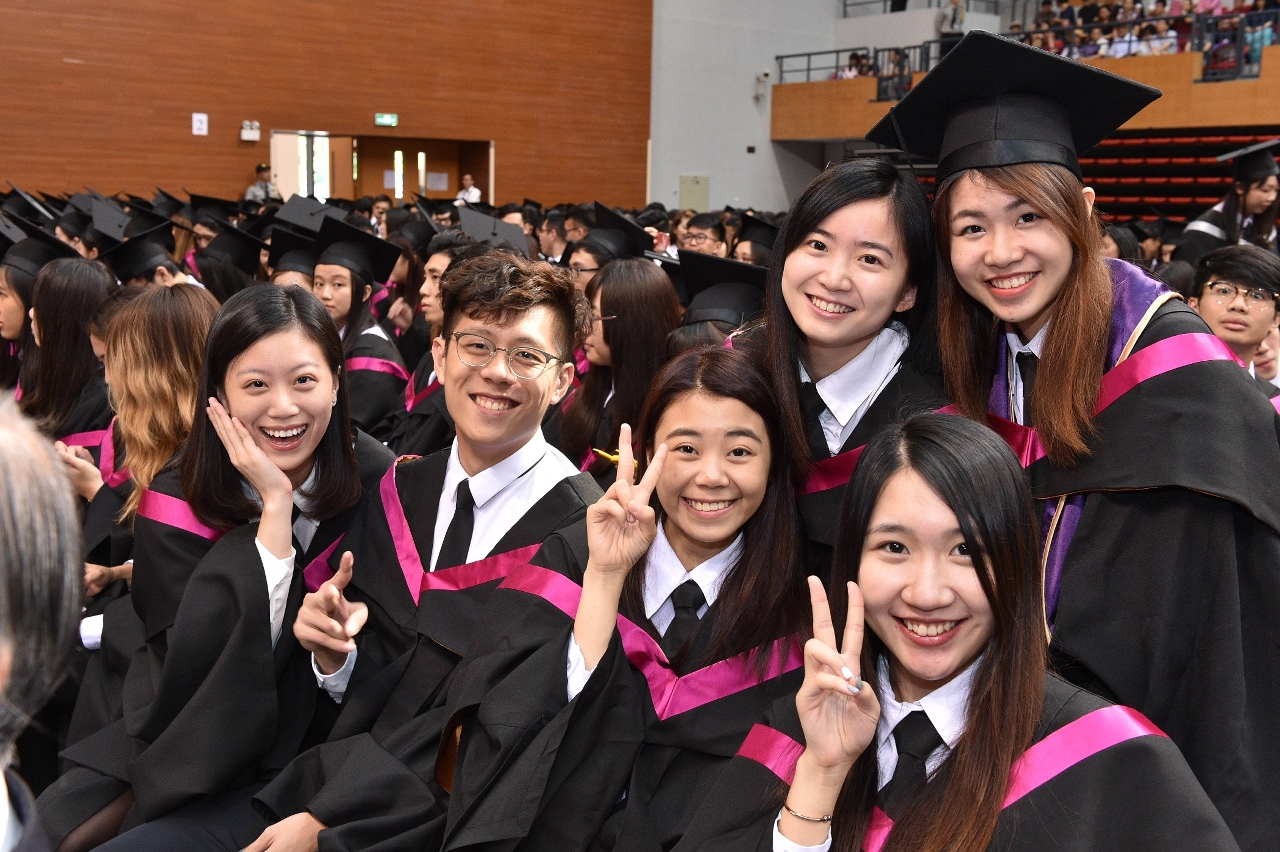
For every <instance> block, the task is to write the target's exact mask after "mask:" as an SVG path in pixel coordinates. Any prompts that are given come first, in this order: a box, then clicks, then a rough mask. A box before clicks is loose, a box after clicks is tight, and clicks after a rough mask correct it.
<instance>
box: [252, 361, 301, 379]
mask: <svg viewBox="0 0 1280 852" xmlns="http://www.w3.org/2000/svg"><path fill="white" fill-rule="evenodd" d="M319 369H320V365H319V364H317V363H316V362H315V361H305V362H303V363H301V364H298V365H297V366H296V367H294V368H293V369H292V370H289V371H288V372H290V373H297V372H300V371H302V370H319ZM266 372H267V371H266V370H255V369H253V368H252V367H249V368H246V369H244V370H236V375H237V376H247V375H249V374H250V373H266Z"/></svg>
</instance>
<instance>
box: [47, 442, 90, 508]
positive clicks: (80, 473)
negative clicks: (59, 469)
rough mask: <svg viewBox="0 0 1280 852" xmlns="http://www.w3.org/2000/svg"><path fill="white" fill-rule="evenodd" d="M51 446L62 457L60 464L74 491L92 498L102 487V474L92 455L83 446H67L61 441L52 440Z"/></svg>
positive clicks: (87, 498) (86, 497) (88, 498)
mask: <svg viewBox="0 0 1280 852" xmlns="http://www.w3.org/2000/svg"><path fill="white" fill-rule="evenodd" d="M53 448H54V449H55V450H57V451H58V457H59V458H61V459H62V466H63V467H64V468H65V469H66V471H67V476H69V477H70V478H71V485H72V487H73V488H75V490H76V493H77V494H79V495H80V496H81V497H83V498H84V499H86V500H92V499H93V497H94V495H95V494H97V493H98V489H100V488H102V474H101V473H100V472H99V471H98V466H97V465H96V464H94V463H93V456H91V455H89V451H88V450H86V449H85V448H84V447H69V446H67V445H66V444H64V443H62V442H61V441H54V442H53Z"/></svg>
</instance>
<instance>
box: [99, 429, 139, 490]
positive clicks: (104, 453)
mask: <svg viewBox="0 0 1280 852" xmlns="http://www.w3.org/2000/svg"><path fill="white" fill-rule="evenodd" d="M98 473H100V474H102V481H103V482H105V483H106V484H107V487H108V488H118V487H120V486H121V485H123V484H124V483H126V482H128V481H129V479H130V478H131V477H132V476H133V474H131V473H130V472H129V468H127V467H122V468H120V470H116V418H114V417H112V418H111V423H110V425H108V426H107V435H106V437H105V438H103V439H102V446H101V447H99V448H98Z"/></svg>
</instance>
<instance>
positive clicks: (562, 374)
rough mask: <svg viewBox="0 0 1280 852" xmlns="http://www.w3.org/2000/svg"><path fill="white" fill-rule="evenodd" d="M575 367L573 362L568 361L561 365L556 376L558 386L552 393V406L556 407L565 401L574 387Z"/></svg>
mask: <svg viewBox="0 0 1280 852" xmlns="http://www.w3.org/2000/svg"><path fill="white" fill-rule="evenodd" d="M573 376H574V367H573V362H572V361H568V362H565V363H562V364H561V365H560V369H559V370H558V371H557V374H556V386H555V389H554V390H553V391H552V393H551V404H552V405H555V404H556V403H558V402H559V401H560V400H562V399H564V396H565V394H567V393H568V392H569V388H571V387H573Z"/></svg>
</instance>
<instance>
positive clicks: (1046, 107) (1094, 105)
mask: <svg viewBox="0 0 1280 852" xmlns="http://www.w3.org/2000/svg"><path fill="white" fill-rule="evenodd" d="M1158 97H1160V91H1159V90H1158V89H1153V88H1152V87H1150V86H1144V85H1143V84H1141V83H1135V82H1134V81H1132V80H1129V79H1126V78H1124V77H1120V76H1118V75H1116V74H1112V73H1110V72H1108V71H1103V70H1102V69H1100V68H1095V67H1093V66H1091V65H1085V64H1083V63H1080V62H1075V61H1074V60H1071V59H1067V58H1065V57H1062V56H1057V55H1055V54H1052V53H1049V52H1047V51H1044V50H1040V49H1039V48H1036V47H1031V46H1029V45H1026V44H1023V43H1021V42H1017V41H1011V40H1009V39H1006V38H1002V37H1000V36H997V35H992V34H990V33H985V32H978V31H974V32H970V33H969V34H967V35H966V36H965V37H964V38H962V39H961V40H960V42H959V43H958V44H957V45H956V46H955V47H954V48H952V50H951V51H950V52H949V53H948V54H947V55H946V56H945V57H943V59H942V61H941V62H939V63H938V64H937V65H936V66H935V67H934V69H933V70H932V71H930V72H929V73H928V74H926V75H925V76H924V78H923V79H922V80H921V81H920V82H919V83H917V84H916V85H915V87H914V88H912V90H911V91H910V92H908V93H907V95H906V97H904V98H903V99H902V100H900V101H899V102H898V103H897V104H896V105H894V106H892V107H890V109H889V113H888V115H886V116H885V117H884V118H882V119H881V120H880V121H879V122H878V123H877V124H876V126H875V127H873V128H871V130H870V132H868V133H867V139H869V140H871V141H872V142H879V143H880V144H882V145H887V146H889V147H892V148H901V149H902V150H904V151H906V152H907V153H909V154H913V155H915V156H917V157H922V158H924V159H925V160H926V161H927V162H933V163H937V164H938V173H937V181H938V184H939V185H941V184H942V182H943V181H944V180H946V179H947V178H948V177H950V176H951V175H953V174H956V173H958V172H962V171H964V170H966V169H981V168H990V167H995V166H1011V165H1015V164H1018V163H1052V164H1054V165H1059V166H1062V167H1064V168H1066V169H1069V170H1071V171H1072V172H1073V173H1074V174H1075V175H1076V176H1077V177H1080V174H1081V173H1080V163H1079V161H1078V160H1077V155H1078V154H1081V153H1084V152H1085V151H1088V150H1089V149H1090V148H1092V147H1093V146H1094V145H1097V144H1098V143H1099V142H1101V141H1102V140H1103V139H1105V138H1106V137H1107V136H1108V135H1110V134H1111V133H1112V132H1113V131H1115V130H1116V128H1118V127H1120V125H1122V124H1124V123H1125V122H1126V121H1128V120H1129V119H1130V118H1132V117H1133V116H1135V115H1137V114H1138V113H1139V112H1140V111H1141V110H1142V109H1143V108H1144V107H1146V106H1147V104H1149V103H1151V102H1152V101H1154V100H1155V99H1156V98H1158Z"/></svg>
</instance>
